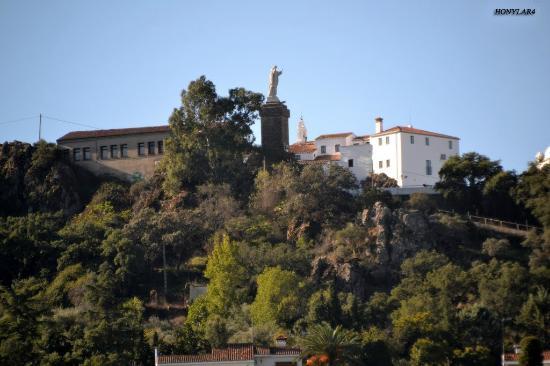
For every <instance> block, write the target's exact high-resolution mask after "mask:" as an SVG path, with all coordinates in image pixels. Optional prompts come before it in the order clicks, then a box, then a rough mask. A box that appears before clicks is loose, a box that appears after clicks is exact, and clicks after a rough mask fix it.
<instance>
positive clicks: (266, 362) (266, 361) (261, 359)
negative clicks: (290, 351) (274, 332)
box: [255, 355, 302, 366]
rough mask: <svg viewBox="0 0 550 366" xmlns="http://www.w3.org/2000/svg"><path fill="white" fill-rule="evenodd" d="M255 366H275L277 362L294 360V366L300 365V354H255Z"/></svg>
mask: <svg viewBox="0 0 550 366" xmlns="http://www.w3.org/2000/svg"><path fill="white" fill-rule="evenodd" d="M255 358H256V365H257V366H275V364H276V363H277V362H296V366H302V359H301V357H300V356H282V355H281V356H279V355H277V356H275V355H270V356H255Z"/></svg>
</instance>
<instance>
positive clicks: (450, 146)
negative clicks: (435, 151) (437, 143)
mask: <svg viewBox="0 0 550 366" xmlns="http://www.w3.org/2000/svg"><path fill="white" fill-rule="evenodd" d="M452 148H453V140H449V150H452Z"/></svg>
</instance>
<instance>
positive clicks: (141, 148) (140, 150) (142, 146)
mask: <svg viewBox="0 0 550 366" xmlns="http://www.w3.org/2000/svg"><path fill="white" fill-rule="evenodd" d="M138 155H145V143H144V142H138Z"/></svg>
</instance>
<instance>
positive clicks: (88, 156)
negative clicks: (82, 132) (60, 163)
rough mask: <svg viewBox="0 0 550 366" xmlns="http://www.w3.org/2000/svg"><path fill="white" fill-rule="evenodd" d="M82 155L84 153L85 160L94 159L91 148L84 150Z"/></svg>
mask: <svg viewBox="0 0 550 366" xmlns="http://www.w3.org/2000/svg"><path fill="white" fill-rule="evenodd" d="M82 153H83V157H82V158H83V160H91V159H92V153H91V151H90V148H89V147H85V148H83V149H82Z"/></svg>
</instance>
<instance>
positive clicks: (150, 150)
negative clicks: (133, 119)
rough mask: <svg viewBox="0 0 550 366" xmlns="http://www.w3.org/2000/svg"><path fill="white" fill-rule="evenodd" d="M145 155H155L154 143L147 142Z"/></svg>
mask: <svg viewBox="0 0 550 366" xmlns="http://www.w3.org/2000/svg"><path fill="white" fill-rule="evenodd" d="M147 154H149V155H155V141H149V142H148V143H147Z"/></svg>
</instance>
